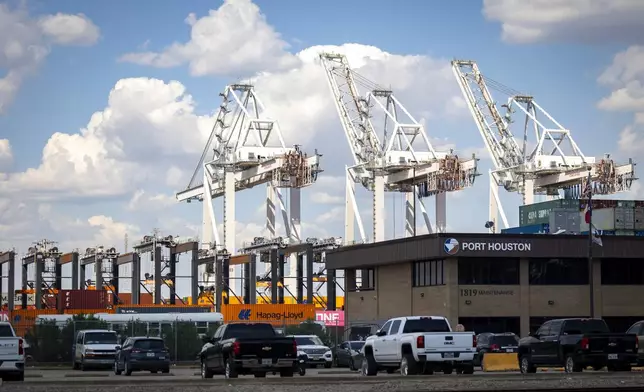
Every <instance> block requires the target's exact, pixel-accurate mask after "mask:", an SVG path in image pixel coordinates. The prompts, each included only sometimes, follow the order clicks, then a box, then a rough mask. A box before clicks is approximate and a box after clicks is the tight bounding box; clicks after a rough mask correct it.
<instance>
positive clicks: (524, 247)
mask: <svg viewBox="0 0 644 392" xmlns="http://www.w3.org/2000/svg"><path fill="white" fill-rule="evenodd" d="M531 250H532V243H530V242H505V241H495V240H493V239H490V240H487V241H463V242H461V241H459V240H457V239H456V238H447V239H446V240H445V242H444V243H443V251H444V252H445V253H447V254H448V255H450V256H454V255H456V254H467V253H470V254H476V253H484V252H485V253H503V254H506V253H524V252H530V251H531Z"/></svg>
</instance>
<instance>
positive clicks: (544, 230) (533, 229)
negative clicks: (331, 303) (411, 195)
mask: <svg viewBox="0 0 644 392" xmlns="http://www.w3.org/2000/svg"><path fill="white" fill-rule="evenodd" d="M578 215H579V214H578ZM549 232H550V225H549V224H548V223H541V224H538V225H529V226H519V227H510V228H508V229H501V234H548V233H549ZM336 305H337V304H336Z"/></svg>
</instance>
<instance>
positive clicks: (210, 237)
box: [199, 169, 219, 285]
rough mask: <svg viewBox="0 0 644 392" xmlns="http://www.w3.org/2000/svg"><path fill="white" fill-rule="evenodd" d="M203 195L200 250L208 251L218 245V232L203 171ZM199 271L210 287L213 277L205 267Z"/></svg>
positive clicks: (206, 176) (210, 195)
mask: <svg viewBox="0 0 644 392" xmlns="http://www.w3.org/2000/svg"><path fill="white" fill-rule="evenodd" d="M203 183H204V195H203V202H202V206H201V208H202V221H201V233H202V234H201V235H202V238H201V241H200V242H201V249H205V250H210V249H212V248H213V247H214V246H215V245H216V244H219V232H218V231H217V220H216V218H215V209H214V206H213V204H212V202H213V200H212V188H211V182H210V178H209V177H208V175H207V174H206V170H205V169H204V178H203ZM199 268H200V269H201V270H200V271H199V272H200V273H201V274H202V276H203V280H204V282H205V284H206V285H210V284H212V282H213V277H212V276H211V274H209V273H207V272H206V266H205V265H204V266H200V267H199Z"/></svg>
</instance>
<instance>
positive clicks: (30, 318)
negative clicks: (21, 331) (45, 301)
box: [9, 309, 58, 328]
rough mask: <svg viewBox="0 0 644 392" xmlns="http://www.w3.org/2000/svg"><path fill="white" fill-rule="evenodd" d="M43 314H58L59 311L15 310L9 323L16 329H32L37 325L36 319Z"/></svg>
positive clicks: (10, 316)
mask: <svg viewBox="0 0 644 392" xmlns="http://www.w3.org/2000/svg"><path fill="white" fill-rule="evenodd" d="M41 314H58V310H57V309H40V310H38V309H15V310H12V311H11V313H10V315H9V321H10V322H11V324H12V325H13V326H14V327H29V328H31V327H32V326H33V325H34V324H35V323H36V317H38V316H39V315H41Z"/></svg>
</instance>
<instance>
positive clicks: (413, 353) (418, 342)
mask: <svg viewBox="0 0 644 392" xmlns="http://www.w3.org/2000/svg"><path fill="white" fill-rule="evenodd" d="M362 353H363V354H364V360H363V361H362V374H363V375H365V376H375V375H376V374H377V373H378V371H379V370H381V369H383V370H386V371H387V372H388V373H393V372H394V371H395V370H396V369H400V374H402V375H403V376H407V375H413V374H418V373H422V374H433V373H434V370H440V371H442V372H443V373H445V374H451V373H452V371H453V370H455V369H456V371H457V372H458V373H464V374H472V373H474V363H473V361H474V356H475V354H476V336H475V335H474V332H453V331H452V327H451V326H450V324H449V321H447V319H446V318H445V317H438V316H426V317H425V316H423V317H398V318H393V319H391V320H389V321H387V322H386V323H385V324H384V325H383V326H382V328H380V329H379V330H378V331H377V332H376V334H375V335H374V336H370V337H368V338H367V340H366V341H365V344H364V346H363V348H362Z"/></svg>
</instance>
